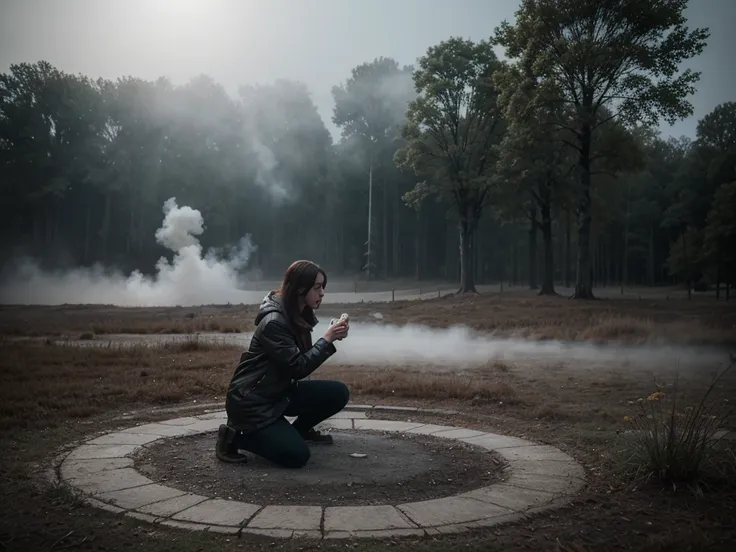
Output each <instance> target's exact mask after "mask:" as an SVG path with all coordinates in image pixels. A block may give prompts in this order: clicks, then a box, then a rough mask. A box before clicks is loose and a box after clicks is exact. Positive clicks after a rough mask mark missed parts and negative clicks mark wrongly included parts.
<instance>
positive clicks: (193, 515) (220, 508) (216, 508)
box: [172, 498, 261, 525]
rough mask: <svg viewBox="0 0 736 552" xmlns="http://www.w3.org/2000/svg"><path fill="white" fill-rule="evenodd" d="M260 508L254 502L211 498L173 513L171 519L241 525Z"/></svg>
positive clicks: (207, 523) (206, 523) (209, 523)
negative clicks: (247, 502)
mask: <svg viewBox="0 0 736 552" xmlns="http://www.w3.org/2000/svg"><path fill="white" fill-rule="evenodd" d="M260 509H261V507H260V506H256V505H255V504H246V503H245V502H236V501H234V500H225V499H222V498H211V499H209V500H206V501H205V502H200V503H199V504H196V505H195V506H192V507H191V508H187V509H186V510H183V511H181V512H179V513H178V514H175V515H174V516H172V519H175V520H178V521H191V522H194V523H201V524H204V525H242V524H244V523H245V522H246V521H248V520H249V519H250V518H251V517H252V516H253V514H255V513H256V512H257V511H258V510H260Z"/></svg>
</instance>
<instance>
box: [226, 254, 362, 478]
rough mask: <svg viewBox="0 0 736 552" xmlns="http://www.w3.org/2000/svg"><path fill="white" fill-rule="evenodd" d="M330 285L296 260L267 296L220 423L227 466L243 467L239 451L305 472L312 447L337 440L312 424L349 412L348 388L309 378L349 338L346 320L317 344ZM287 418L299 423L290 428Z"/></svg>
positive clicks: (316, 270) (322, 275) (319, 271)
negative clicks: (318, 311)
mask: <svg viewBox="0 0 736 552" xmlns="http://www.w3.org/2000/svg"><path fill="white" fill-rule="evenodd" d="M326 283H327V275H326V274H325V272H324V271H323V270H322V269H321V268H320V267H318V266H317V265H315V264H314V263H312V262H309V261H297V262H295V263H293V264H292V265H291V266H290V267H289V269H288V270H287V271H286V274H285V275H284V280H283V283H282V284H281V289H279V290H278V291H272V292H269V293H268V295H266V297H265V298H264V299H263V302H262V303H261V306H260V309H259V312H258V314H257V316H256V319H255V323H256V330H255V332H254V334H253V338H252V339H251V342H250V346H249V347H248V350H247V351H246V352H245V353H243V355H242V356H241V357H240V363H239V364H238V366H237V368H236V369H235V373H234V374H233V377H232V380H231V381H230V387H229V388H228V392H227V398H226V401H225V408H226V410H227V417H228V421H227V424H226V425H225V424H223V425H221V426H220V430H219V433H218V439H217V445H216V454H217V458H218V459H220V460H222V461H223V462H245V461H246V460H247V457H246V456H245V455H244V454H241V453H240V452H239V449H242V450H245V451H249V452H252V453H253V454H257V455H259V456H262V457H264V458H266V459H267V460H270V461H272V462H274V463H276V464H280V465H282V466H284V467H288V468H300V467H302V466H304V465H305V464H306V463H307V461H308V460H309V456H310V452H309V447H308V443H315V444H316V443H319V444H331V443H332V437H331V436H330V435H322V434H321V433H320V432H318V431H316V430H315V429H314V426H316V425H317V424H319V423H320V422H322V421H323V420H326V419H327V418H329V417H330V416H332V415H334V414H336V413H337V412H339V411H340V410H342V409H343V408H344V407H345V405H346V404H347V403H348V399H349V396H350V393H349V391H348V388H347V386H345V384H343V383H341V382H339V381H326V380H309V381H304V378H306V377H307V376H309V375H310V374H311V373H312V372H314V371H315V370H316V369H317V368H319V366H320V365H321V364H322V363H323V362H324V361H326V360H327V359H328V358H329V357H330V356H332V355H333V354H334V353H335V352H336V349H335V346H334V345H333V342H334V341H338V340H342V339H344V338H345V337H347V335H348V330H349V323H348V322H347V321H341V322H338V323H337V324H334V325H333V326H331V327H330V328H328V329H327V331H326V332H325V334H324V336H323V337H321V338H320V339H319V340H317V342H316V343H314V345H312V336H311V332H312V329H313V328H314V326H316V325H317V319H316V317H315V315H314V311H315V310H316V309H318V308H319V306H320V304H321V303H322V298H323V297H324V289H325V285H326ZM285 416H289V417H292V416H296V420H294V423H289V421H288V420H287V419H286V418H285Z"/></svg>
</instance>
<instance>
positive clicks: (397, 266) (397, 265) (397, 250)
mask: <svg viewBox="0 0 736 552" xmlns="http://www.w3.org/2000/svg"><path fill="white" fill-rule="evenodd" d="M399 200H400V198H399V194H398V188H397V186H395V185H394V194H393V203H394V209H393V211H394V217H393V228H392V230H393V247H392V248H391V249H392V251H391V252H392V253H393V259H392V260H393V270H392V273H393V275H394V277H396V276H398V275H399V274H401V275H403V274H404V270H403V267H402V266H401V247H400V244H399V216H400V214H399Z"/></svg>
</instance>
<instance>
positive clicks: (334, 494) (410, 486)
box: [133, 430, 503, 506]
mask: <svg viewBox="0 0 736 552" xmlns="http://www.w3.org/2000/svg"><path fill="white" fill-rule="evenodd" d="M330 433H331V434H332V436H333V437H334V439H335V443H334V444H333V445H331V446H314V447H312V448H311V451H312V456H311V458H310V461H309V462H308V463H307V465H306V466H304V467H303V468H301V469H298V470H289V469H284V468H280V467H279V466H275V465H274V464H272V463H270V462H268V461H267V460H265V459H263V458H261V457H259V456H254V455H249V458H248V463H247V464H245V465H237V466H233V465H231V464H224V463H222V462H219V461H218V460H217V458H215V455H214V454H213V447H214V443H215V439H216V436H215V435H214V434H211V433H208V434H203V435H194V436H185V437H177V438H173V439H163V440H160V441H155V442H153V443H151V444H149V445H147V446H145V447H142V448H141V449H140V450H139V451H138V452H137V453H136V454H134V455H133V462H134V464H133V466H134V467H135V469H136V470H138V471H139V472H140V473H142V474H143V475H145V476H146V477H149V478H150V479H152V480H153V481H155V482H156V483H162V484H165V485H171V486H174V487H176V488H178V489H181V490H182V491H187V492H191V493H197V494H201V495H207V496H214V497H222V498H228V499H231V500H240V501H243V502H254V503H256V504H263V505H264V506H268V505H279V504H284V503H288V504H295V505H311V504H321V505H323V506H364V505H374V504H386V503H393V504H398V503H402V502H411V501H415V500H428V499H432V498H442V497H445V496H450V495H454V494H458V493H461V492H465V491H472V490H475V489H477V488H478V487H482V486H483V485H490V484H491V483H493V482H495V481H498V480H499V479H500V477H499V475H500V474H499V472H500V470H501V468H502V466H503V462H502V461H501V460H500V459H499V458H498V455H497V454H495V453H493V454H494V456H495V458H493V459H489V458H488V454H489V453H488V451H486V450H484V449H482V448H480V447H478V446H474V445H470V444H468V443H462V442H460V441H455V440H448V439H441V438H439V437H432V436H431V435H418V434H409V433H404V434H402V435H399V434H396V433H380V432H375V431H357V430H334V431H331V432H330ZM354 453H358V454H365V455H366V456H365V458H355V457H352V456H351V455H352V454H354ZM494 460H495V461H494Z"/></svg>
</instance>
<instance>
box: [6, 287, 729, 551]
mask: <svg viewBox="0 0 736 552" xmlns="http://www.w3.org/2000/svg"><path fill="white" fill-rule="evenodd" d="M333 310H336V311H338V313H339V312H340V311H342V308H341V307H337V308H334V309H333ZM345 310H347V311H348V312H350V314H351V317H352V318H353V319H359V320H360V319H361V318H362V319H365V320H379V321H381V322H382V323H399V324H400V323H407V322H411V323H422V324H427V325H430V326H433V327H442V326H448V325H451V324H455V323H460V322H464V323H468V324H470V325H472V326H473V327H475V328H476V329H478V330H482V331H486V332H489V333H493V332H496V333H499V332H503V333H505V334H514V335H517V336H526V337H528V338H530V339H550V338H556V339H560V338H569V339H573V340H577V341H594V342H627V343H642V342H651V341H653V340H657V341H658V342H661V341H662V340H668V341H670V342H677V343H680V344H682V343H708V344H711V345H715V344H718V345H725V346H726V347H727V348H726V349H724V350H729V347H730V348H731V349H730V350H732V347H733V345H734V344H735V343H736V339H734V334H735V331H736V330H735V329H736V309H735V308H734V307H733V305H726V304H725V303H723V302H721V303H715V302H713V301H706V300H693V301H687V300H676V301H675V300H669V301H666V300H654V299H651V300H650V299H647V300H638V299H635V300H629V299H620V300H616V299H611V300H606V301H596V302H590V303H588V302H584V303H581V302H576V301H568V300H567V299H564V298H536V297H532V296H529V295H528V294H527V295H519V296H517V297H511V296H510V294H509V295H506V296H503V297H499V296H497V295H491V296H476V297H466V298H457V297H448V298H442V299H439V300H433V301H423V302H421V303H419V302H405V303H398V302H397V303H392V304H385V305H379V304H363V305H349V306H345ZM376 312H379V313H381V315H382V318H378V319H377V318H376V317H375V316H374V315H375V313H376ZM155 313H159V315H156V314H155ZM161 313H163V314H161ZM191 313H194V314H193V315H191ZM253 313H254V311H253V310H252V309H250V310H249V309H247V308H244V307H231V308H226V307H206V308H202V309H190V310H187V309H113V308H107V307H104V308H103V307H68V308H66V309H64V308H47V309H44V308H40V307H38V308H35V307H34V308H27V309H21V308H12V309H11V308H3V309H0V333H2V334H4V335H5V336H7V337H8V339H7V340H6V341H3V342H0V345H1V346H2V354H1V355H0V447H1V448H0V450H2V451H3V454H2V457H1V458H0V550H1V551H6V550H12V551H36V550H73V551H77V550H80V551H82V550H84V551H86V550H131V549H137V550H143V551H146V552H160V551H164V550H167V551H168V550H171V551H174V550H176V551H177V552H179V551H183V552H190V551H191V552H194V551H214V550H222V549H232V548H234V549H242V550H249V551H260V550H267V549H268V550H285V551H291V550H294V551H296V550H317V549H319V550H327V551H333V550H335V551H336V550H338V549H339V550H344V549H346V548H348V549H351V550H356V551H359V552H377V551H378V550H383V549H385V547H386V546H391V548H392V549H394V550H400V551H407V552H408V551H410V550H412V551H413V550H429V551H436V552H440V551H442V552H445V551H450V552H456V551H459V550H470V551H481V550H542V551H543V550H550V551H560V552H562V551H565V552H567V551H570V552H573V551H574V552H580V551H589V550H590V551H592V550H642V551H655V550H656V551H662V550H669V551H686V550H692V551H701V550H724V551H725V550H730V549H731V548H732V544H733V542H734V539H736V455H734V447H733V443H734V442H733V441H724V442H723V446H722V447H721V451H720V452H719V454H718V455H717V456H714V457H713V459H712V461H710V462H708V463H707V465H705V466H704V471H703V477H702V478H701V480H700V481H699V482H698V485H697V486H694V485H690V486H688V485H682V486H680V485H678V486H672V485H669V486H663V485H661V484H659V483H657V482H656V481H654V480H652V479H649V480H646V479H644V478H641V477H636V476H634V475H632V473H631V471H630V469H629V466H627V464H626V460H627V459H628V458H629V449H628V448H627V446H628V440H627V439H628V435H629V429H630V426H629V425H627V424H626V422H625V421H624V416H627V415H631V414H632V413H633V412H634V409H635V408H636V405H637V401H638V399H640V398H642V397H647V396H648V395H650V394H651V393H652V392H653V391H655V390H657V389H662V390H663V391H664V392H665V394H666V395H667V396H668V397H669V396H670V395H671V394H672V393H673V391H674V388H673V383H674V378H673V374H672V373H669V372H668V373H662V374H658V373H653V372H652V371H649V370H642V371H639V370H635V369H632V367H631V366H629V367H626V366H621V367H619V368H615V367H612V368H606V369H600V370H586V371H581V370H576V369H573V368H571V366H569V365H568V364H567V363H565V362H555V363H550V364H547V365H537V366H534V367H531V366H526V365H522V364H519V363H515V362H509V361H489V362H488V363H487V364H484V365H480V366H465V367H461V368H459V369H458V370H457V371H454V372H448V371H446V370H444V371H440V370H434V369H431V368H430V369H424V370H417V369H416V367H409V366H391V367H381V368H377V367H375V366H358V365H354V366H347V365H340V364H339V361H338V362H334V363H330V364H329V366H328V365H325V366H324V367H323V368H322V369H320V370H319V371H318V372H317V373H316V374H315V376H314V377H319V378H338V379H341V380H343V381H345V382H346V383H347V384H348V385H349V386H350V389H351V395H352V397H351V400H352V401H353V402H356V403H368V404H379V403H380V404H398V405H421V406H430V407H444V408H452V409H455V410H457V411H458V412H459V413H458V414H457V415H454V416H452V417H447V416H444V417H443V416H440V415H428V414H423V415H421V416H418V415H416V414H415V413H414V414H406V415H403V416H400V415H397V414H392V415H391V416H390V418H392V419H407V418H411V420H412V421H421V422H427V423H445V424H451V425H462V426H467V427H473V428H476V429H483V430H487V431H493V432H497V433H503V434H509V435H516V436H520V437H524V438H529V439H532V440H535V441H538V442H543V443H549V444H552V445H554V446H557V447H559V448H561V449H562V450H564V451H565V452H567V453H568V454H571V455H572V456H574V457H575V458H576V459H577V460H578V461H579V462H581V463H582V464H583V466H584V467H585V469H586V475H587V477H588V480H589V483H590V485H589V487H588V488H587V489H585V490H584V491H583V492H582V493H581V495H580V496H579V497H578V498H577V500H576V502H575V504H573V505H571V506H570V507H568V508H565V509H561V510H555V511H553V512H550V513H546V514H540V515H538V516H535V517H534V518H532V519H530V520H528V521H524V522H520V523H516V524H511V525H507V526H503V527H496V528H492V529H488V530H480V531H474V532H472V533H468V534H463V535H454V536H444V537H436V538H425V539H421V540H414V539H409V540H397V541H388V542H387V541H356V542H354V543H346V542H327V541H325V542H289V541H275V540H273V539H268V538H256V537H247V538H246V537H243V538H237V537H228V536H223V535H207V534H190V533H187V532H186V531H181V530H175V529H165V528H162V527H157V526H151V525H147V524H145V523H141V522H137V521H135V520H128V519H122V518H120V517H117V516H115V515H112V514H108V513H106V512H103V511H100V510H97V509H94V508H91V507H88V506H86V505H85V504H84V502H83V500H81V498H80V497H79V496H77V495H76V494H74V493H73V492H71V491H70V490H69V489H67V488H65V487H63V486H59V487H49V486H48V485H47V484H46V483H45V480H44V478H43V474H44V472H45V470H46V468H47V467H48V465H49V464H50V462H51V461H52V458H53V455H54V454H55V453H56V452H58V450H59V448H60V447H63V446H64V445H66V444H68V443H70V442H73V441H74V440H76V439H81V438H90V437H91V436H94V435H97V434H99V433H100V432H104V431H109V430H112V429H115V428H119V427H121V426H128V425H133V424H135V423H137V422H139V421H144V420H156V419H167V418H171V417H175V416H178V415H181V414H180V413H174V412H173V410H172V409H174V408H176V409H181V408H186V409H187V410H186V411H185V412H187V413H192V412H197V411H200V410H201V409H202V408H203V407H204V406H206V405H208V406H210V407H212V405H213V404H214V405H220V406H218V407H221V405H222V401H223V394H224V391H225V389H226V386H227V383H228V381H229V378H230V376H231V375H232V371H233V369H234V367H235V363H236V362H237V358H238V357H239V355H240V353H241V350H240V349H239V348H238V347H235V346H229V345H217V344H213V343H206V342H202V341H182V342H180V343H176V344H159V345H156V346H144V345H141V346H134V347H127V348H124V349H123V348H120V347H116V346H114V345H110V346H105V347H94V348H83V347H73V346H60V345H53V344H47V342H45V341H44V340H39V341H34V342H24V341H15V340H11V339H9V338H10V337H14V338H17V337H19V336H30V335H36V336H45V335H57V336H58V335H67V336H70V337H73V338H75V339H78V338H79V337H81V334H82V333H85V332H94V333H93V334H92V338H95V336H99V335H103V334H104V333H105V332H108V333H110V332H115V333H118V332H121V330H123V329H125V330H128V331H134V332H135V333H154V332H157V331H162V330H160V329H161V328H165V331H167V332H170V331H173V328H174V327H176V328H180V329H181V330H182V331H188V329H187V328H188V327H186V324H187V323H191V324H192V325H196V324H199V326H197V327H198V328H203V327H205V326H206V324H205V322H206V321H207V320H210V321H211V320H214V321H215V322H212V323H211V326H207V327H211V328H212V331H224V329H223V328H224V327H225V323H224V322H222V323H221V322H220V320H223V321H230V322H232V323H233V327H234V326H237V330H238V331H247V330H248V324H249V323H250V322H249V320H252V315H253ZM190 315H191V316H190ZM327 315H329V313H327V312H325V313H324V314H321V315H320V317H321V318H324V317H325V316H327ZM207 317H212V318H211V319H210V318H207ZM207 323H208V324H209V323H210V322H207ZM215 326H217V327H215ZM195 331H202V330H201V329H198V330H195ZM717 368H718V367H715V366H711V365H704V366H703V367H702V370H701V371H689V372H688V373H687V374H682V375H681V376H680V380H679V382H678V384H679V387H678V393H677V396H678V400H679V402H678V409H679V408H682V409H686V408H687V407H688V406H691V405H697V403H698V401H699V400H700V398H701V396H702V392H703V390H704V389H705V388H706V387H707V385H708V384H709V382H710V379H711V374H712V372H713V371H714V370H716V369H717ZM658 385H659V386H660V387H658ZM714 392H715V396H714V399H713V400H714V401H715V406H716V407H718V408H724V409H728V408H730V407H732V405H733V402H734V401H736V377H734V373H733V371H732V372H729V373H728V374H727V375H726V376H725V377H724V378H723V379H722V380H721V381H720V382H719V384H718V385H717V386H716V389H715V391H714ZM177 412H182V410H178V411H177ZM370 416H371V417H389V416H387V414H381V413H379V412H378V411H376V412H372V413H371V414H370ZM726 427H730V428H733V427H734V426H733V420H731V422H730V423H728V424H727V425H726ZM201 446H202V447H205V446H210V444H209V443H208V444H207V445H205V441H202V444H201ZM204 454H205V452H204V449H203V451H202V455H204ZM208 454H209V453H208ZM210 461H211V460H209V459H208V460H206V461H205V460H201V462H200V464H201V465H200V466H199V467H194V468H192V471H191V473H192V474H193V475H192V477H197V476H199V475H200V474H204V470H205V469H208V468H205V467H204V466H205V465H206V463H208V462H210ZM153 465H156V463H154V464H153ZM158 465H159V466H161V462H158ZM190 465H191V464H190ZM195 465H196V462H195ZM207 465H208V464H207Z"/></svg>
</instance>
